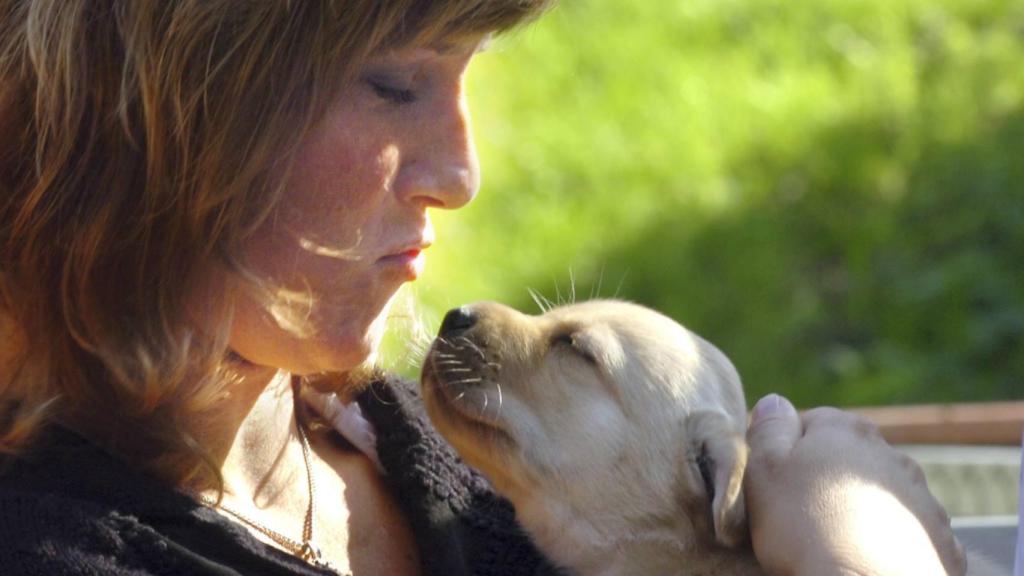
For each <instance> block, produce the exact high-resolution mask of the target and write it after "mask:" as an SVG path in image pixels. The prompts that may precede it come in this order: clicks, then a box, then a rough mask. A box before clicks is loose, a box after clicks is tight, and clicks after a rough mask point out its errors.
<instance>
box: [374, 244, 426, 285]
mask: <svg viewBox="0 0 1024 576" xmlns="http://www.w3.org/2000/svg"><path fill="white" fill-rule="evenodd" d="M425 261H426V258H425V257H424V254H423V250H421V249H419V248H410V249H408V250H403V251H402V252H396V253H394V254H388V255H387V256H383V257H381V259H380V260H378V261H377V262H378V263H380V264H381V265H383V266H385V267H387V268H393V269H396V270H398V271H400V272H401V273H402V274H403V275H404V276H405V278H406V280H415V279H417V278H419V276H420V274H422V273H423V266H424V264H425Z"/></svg>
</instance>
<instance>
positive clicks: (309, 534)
mask: <svg viewBox="0 0 1024 576" xmlns="http://www.w3.org/2000/svg"><path fill="white" fill-rule="evenodd" d="M295 429H296V430H298V432H299V443H300V444H301V446H302V460H303V462H305V465H306V485H307V488H308V491H309V505H308V506H306V517H305V519H304V520H303V523H302V541H301V542H300V541H298V540H296V539H294V538H289V537H288V536H285V535H284V534H282V533H280V532H278V531H277V530H274V529H273V528H270V527H269V526H266V525H265V524H263V523H261V522H257V521H256V520H254V519H253V518H252V517H250V516H248V515H246V514H243V513H242V512H239V511H238V510H234V509H233V508H231V507H229V506H227V505H226V504H224V503H223V502H220V503H218V502H217V501H216V500H214V499H213V498H210V497H209V496H205V495H203V494H199V493H193V494H194V495H195V496H196V497H197V498H198V499H199V501H200V502H202V503H203V504H206V505H207V506H209V507H211V508H216V509H219V510H222V511H224V512H227V513H228V514H230V515H231V516H234V517H235V518H237V519H238V520H241V521H242V522H244V523H245V524H246V525H248V526H250V527H252V528H254V529H256V530H257V531H259V532H260V533H262V534H264V535H265V536H267V537H268V538H270V539H271V540H273V541H274V542H276V543H277V544H278V545H279V546H281V547H283V548H284V549H285V550H287V551H288V552H289V553H290V554H292V555H294V556H298V557H299V558H301V559H302V560H304V561H305V562H306V563H307V564H310V565H311V566H315V567H317V568H326V569H328V570H333V571H334V572H338V569H337V568H335V567H334V566H333V565H331V563H330V562H328V561H327V560H324V558H323V554H322V553H321V552H320V548H319V547H318V546H317V545H316V544H314V543H313V533H314V528H315V519H316V480H315V475H314V474H313V463H312V457H311V456H310V453H311V452H312V449H311V448H310V446H309V437H307V436H306V430H305V428H304V427H303V426H302V424H301V423H300V422H299V418H298V415H296V417H295ZM351 574H352V573H351V572H347V573H345V574H344V576H351Z"/></svg>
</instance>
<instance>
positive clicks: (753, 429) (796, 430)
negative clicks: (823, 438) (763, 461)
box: [747, 394, 803, 458]
mask: <svg viewBox="0 0 1024 576" xmlns="http://www.w3.org/2000/svg"><path fill="white" fill-rule="evenodd" d="M802 435H803V423H801V421H800V415H799V414H797V412H796V408H794V407H793V404H792V403H790V401H789V400H787V399H786V398H784V397H782V396H779V395H778V394H769V395H767V396H765V397H764V398H761V399H760V400H758V402H757V404H756V405H755V406H754V413H753V416H752V417H751V423H750V428H749V429H748V430H747V443H749V444H750V451H751V455H754V454H758V453H760V454H761V455H763V456H767V457H769V458H771V457H784V456H786V455H788V454H789V453H790V451H791V450H792V449H793V446H794V445H795V444H796V441H797V440H799V439H800V436H802Z"/></svg>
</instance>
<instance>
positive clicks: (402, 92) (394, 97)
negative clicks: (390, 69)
mask: <svg viewBox="0 0 1024 576" xmlns="http://www.w3.org/2000/svg"><path fill="white" fill-rule="evenodd" d="M366 83H367V84H368V85H369V86H370V89H371V90H373V93H374V94H376V95H377V97H378V98H380V99H381V100H386V101H388V102H390V103H392V104H412V103H413V102H415V101H416V99H417V95H416V92H415V91H413V90H412V89H409V88H403V87H401V86H399V85H398V83H397V82H393V81H389V80H384V79H380V78H367V79H366Z"/></svg>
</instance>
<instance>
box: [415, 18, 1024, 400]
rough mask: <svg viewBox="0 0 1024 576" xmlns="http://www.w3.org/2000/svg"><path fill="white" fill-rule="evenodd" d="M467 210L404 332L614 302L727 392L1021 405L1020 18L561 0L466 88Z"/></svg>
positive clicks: (500, 45) (453, 225) (445, 222)
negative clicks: (677, 342) (451, 321)
mask: <svg viewBox="0 0 1024 576" xmlns="http://www.w3.org/2000/svg"><path fill="white" fill-rule="evenodd" d="M470 95H471V103H472V107H473V109H474V119H475V123H476V129H475V133H476V134H477V144H478V147H479V150H480V155H481V161H482V166H483V175H484V184H483V188H482V192H481V196H480V197H479V198H478V199H477V200H476V201H475V202H474V203H473V204H472V205H470V206H469V207H467V208H465V209H463V210H461V211H459V212H458V213H454V214H438V215H437V216H436V220H437V221H438V236H439V245H438V246H437V247H435V248H433V249H432V250H431V253H430V255H429V257H430V265H429V266H428V271H427V275H426V276H425V277H424V278H423V279H422V280H421V282H420V283H419V284H418V285H417V286H416V287H415V290H416V292H417V294H418V297H419V298H418V299H419V300H420V301H421V302H422V303H423V308H424V309H425V311H426V317H427V319H428V325H429V328H430V329H433V328H436V322H437V321H438V319H439V318H440V316H441V314H443V312H444V310H446V309H447V308H449V307H451V306H455V305H458V304H462V303H464V302H467V301H472V300H479V299H496V300H500V301H503V302H506V303H509V304H511V305H514V306H516V307H518V308H520V309H522V310H525V311H536V310H537V307H536V306H535V305H534V304H533V303H532V302H531V300H530V296H529V294H528V291H527V287H532V288H534V289H537V290H538V291H540V292H541V293H544V294H546V295H547V296H548V297H550V298H552V299H554V298H556V297H557V294H558V293H559V292H560V295H561V297H562V298H563V299H565V298H567V297H568V296H569V292H571V288H570V286H569V285H570V282H571V279H570V277H572V280H574V284H575V292H576V295H577V297H578V298H585V297H590V296H591V295H594V294H597V295H600V296H606V297H607V296H613V295H616V296H618V297H621V298H626V299H630V300H634V301H637V302H640V303H643V304H647V305H649V306H652V307H654V308H657V309H659V310H662V311H663V312H665V313H667V314H669V315H671V316H672V317H674V318H676V319H677V320H679V321H680V322H682V323H683V324H685V325H686V326H688V327H690V328H691V329H693V330H695V331H697V332H698V333H700V334H702V335H704V336H705V337H706V338H708V339H709V340H711V341H712V342H714V343H716V344H717V345H718V346H719V347H720V348H722V349H723V350H724V351H725V352H726V353H727V354H728V355H729V356H730V357H731V358H732V359H733V361H734V362H735V363H736V365H737V367H738V368H739V370H740V373H741V374H742V375H743V377H744V381H745V384H746V387H747V390H748V398H751V399H753V398H756V397H758V396H759V395H761V394H763V393H765V392H767V391H780V392H784V393H786V394H789V395H790V396H791V397H793V398H794V400H795V401H796V402H797V403H798V404H799V405H809V404H822V403H830V404H838V405H870V404H885V403H905V402H914V403H920V402H945V401H954V400H964V401H966V400H983V399H1005V398H1024V3H1021V2H1020V1H1019V0H1013V1H1010V0H822V1H819V2H788V1H782V0H686V1H682V2H632V1H630V0H563V2H562V3H561V5H560V6H558V7H557V8H556V9H555V10H554V11H553V12H551V13H550V14H548V15H547V16H545V18H544V19H542V20H541V21H540V22H538V23H537V24H535V25H533V26H531V27H529V28H526V29H524V30H521V31H519V32H516V33H514V34H513V35H511V36H510V37H508V38H504V39H501V40H499V41H497V43H496V46H494V47H493V48H492V49H491V50H490V51H489V52H487V53H485V54H483V55H481V57H480V58H479V59H478V61H477V63H476V64H474V69H473V70H472V71H471V76H470Z"/></svg>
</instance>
